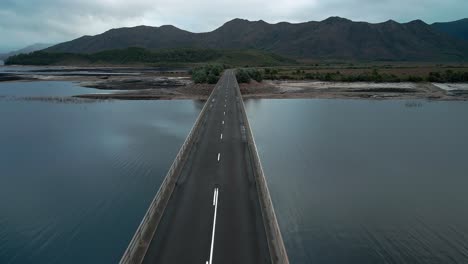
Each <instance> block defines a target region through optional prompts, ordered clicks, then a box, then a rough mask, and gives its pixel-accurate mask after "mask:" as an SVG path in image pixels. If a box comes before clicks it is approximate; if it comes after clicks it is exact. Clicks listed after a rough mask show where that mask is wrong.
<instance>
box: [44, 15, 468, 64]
mask: <svg viewBox="0 0 468 264" xmlns="http://www.w3.org/2000/svg"><path fill="white" fill-rule="evenodd" d="M127 47H141V48H146V49H150V50H160V49H169V48H211V49H259V50H263V51H268V52H273V53H277V54H279V55H283V56H288V57H291V58H296V59H340V60H396V61H408V60H410V61H429V60H434V61H440V60H454V61H459V60H468V44H467V43H465V42H464V41H461V40H458V39H455V38H452V37H450V36H448V35H447V34H446V33H443V32H440V31H438V30H436V29H435V28H433V27H432V26H430V25H428V24H426V23H424V22H423V21H421V20H415V21H411V22H408V23H397V22H395V21H392V20H389V21H387V22H383V23H377V24H371V23H367V22H354V21H351V20H348V19H344V18H340V17H330V18H328V19H326V20H323V21H320V22H316V21H311V22H305V23H298V24H292V23H287V22H282V23H277V24H269V23H267V22H265V21H262V20H260V21H248V20H243V19H234V20H232V21H229V22H227V23H225V24H224V25H222V26H221V27H219V28H218V29H216V30H214V31H211V32H206V33H191V32H188V31H185V30H181V29H179V28H176V27H174V26H161V27H148V26H138V27H133V28H119V29H112V30H109V31H107V32H104V33H102V34H99V35H96V36H84V37H81V38H79V39H76V40H72V41H69V42H65V43H62V44H58V45H56V46H53V47H50V48H48V49H46V51H47V52H70V53H95V52H100V51H104V50H109V49H123V48H127Z"/></svg>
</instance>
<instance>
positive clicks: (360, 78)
mask: <svg viewBox="0 0 468 264" xmlns="http://www.w3.org/2000/svg"><path fill="white" fill-rule="evenodd" d="M264 78H265V79H271V80H278V79H280V80H318V81H331V82H447V83H451V82H452V83H453V82H468V68H465V69H463V68H462V69H459V70H452V69H449V70H443V69H441V68H439V69H438V68H429V69H426V68H417V67H415V68H380V69H377V68H374V69H369V68H365V69H355V68H353V69H352V70H349V69H343V68H342V69H333V68H330V69H326V68H320V69H319V68H317V69H315V70H311V69H302V68H301V69H291V68H286V69H284V68H265V69H264Z"/></svg>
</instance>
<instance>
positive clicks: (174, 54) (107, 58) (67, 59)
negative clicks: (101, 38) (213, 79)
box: [5, 48, 295, 66]
mask: <svg viewBox="0 0 468 264" xmlns="http://www.w3.org/2000/svg"><path fill="white" fill-rule="evenodd" d="M198 63H219V64H228V65H233V66H245V65H250V66H274V65H287V64H294V63H295V62H294V61H293V60H290V59H286V58H283V57H281V56H278V55H276V54H273V53H268V52H263V51H257V50H215V49H168V50H158V51H150V50H147V49H143V48H127V49H121V50H107V51H102V52H98V53H93V54H76V53H51V52H44V51H37V52H33V53H30V54H20V55H16V56H12V57H10V58H8V59H7V60H6V62H5V64H7V65H12V64H17V65H81V64H115V65H127V64H145V65H167V64H184V65H187V64H198Z"/></svg>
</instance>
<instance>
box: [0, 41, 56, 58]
mask: <svg viewBox="0 0 468 264" xmlns="http://www.w3.org/2000/svg"><path fill="white" fill-rule="evenodd" d="M50 46H53V44H46V43H35V44H32V45H29V46H27V47H24V48H22V49H19V50H15V51H11V52H9V53H6V54H0V60H5V59H7V58H8V57H10V56H14V55H18V54H27V53H31V52H34V51H38V50H43V49H46V48H48V47H50Z"/></svg>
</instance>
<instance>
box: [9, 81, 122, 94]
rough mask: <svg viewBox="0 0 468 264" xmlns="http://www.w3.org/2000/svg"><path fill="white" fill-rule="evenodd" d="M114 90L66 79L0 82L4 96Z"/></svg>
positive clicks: (96, 92) (110, 91) (108, 91)
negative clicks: (89, 86) (84, 85)
mask: <svg viewBox="0 0 468 264" xmlns="http://www.w3.org/2000/svg"><path fill="white" fill-rule="evenodd" d="M115 92H117V91H113V90H99V89H94V88H87V87H81V86H79V85H78V84H77V83H73V82H67V81H32V82H0V96H5V97H61V96H73V95H80V94H102V93H115Z"/></svg>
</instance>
